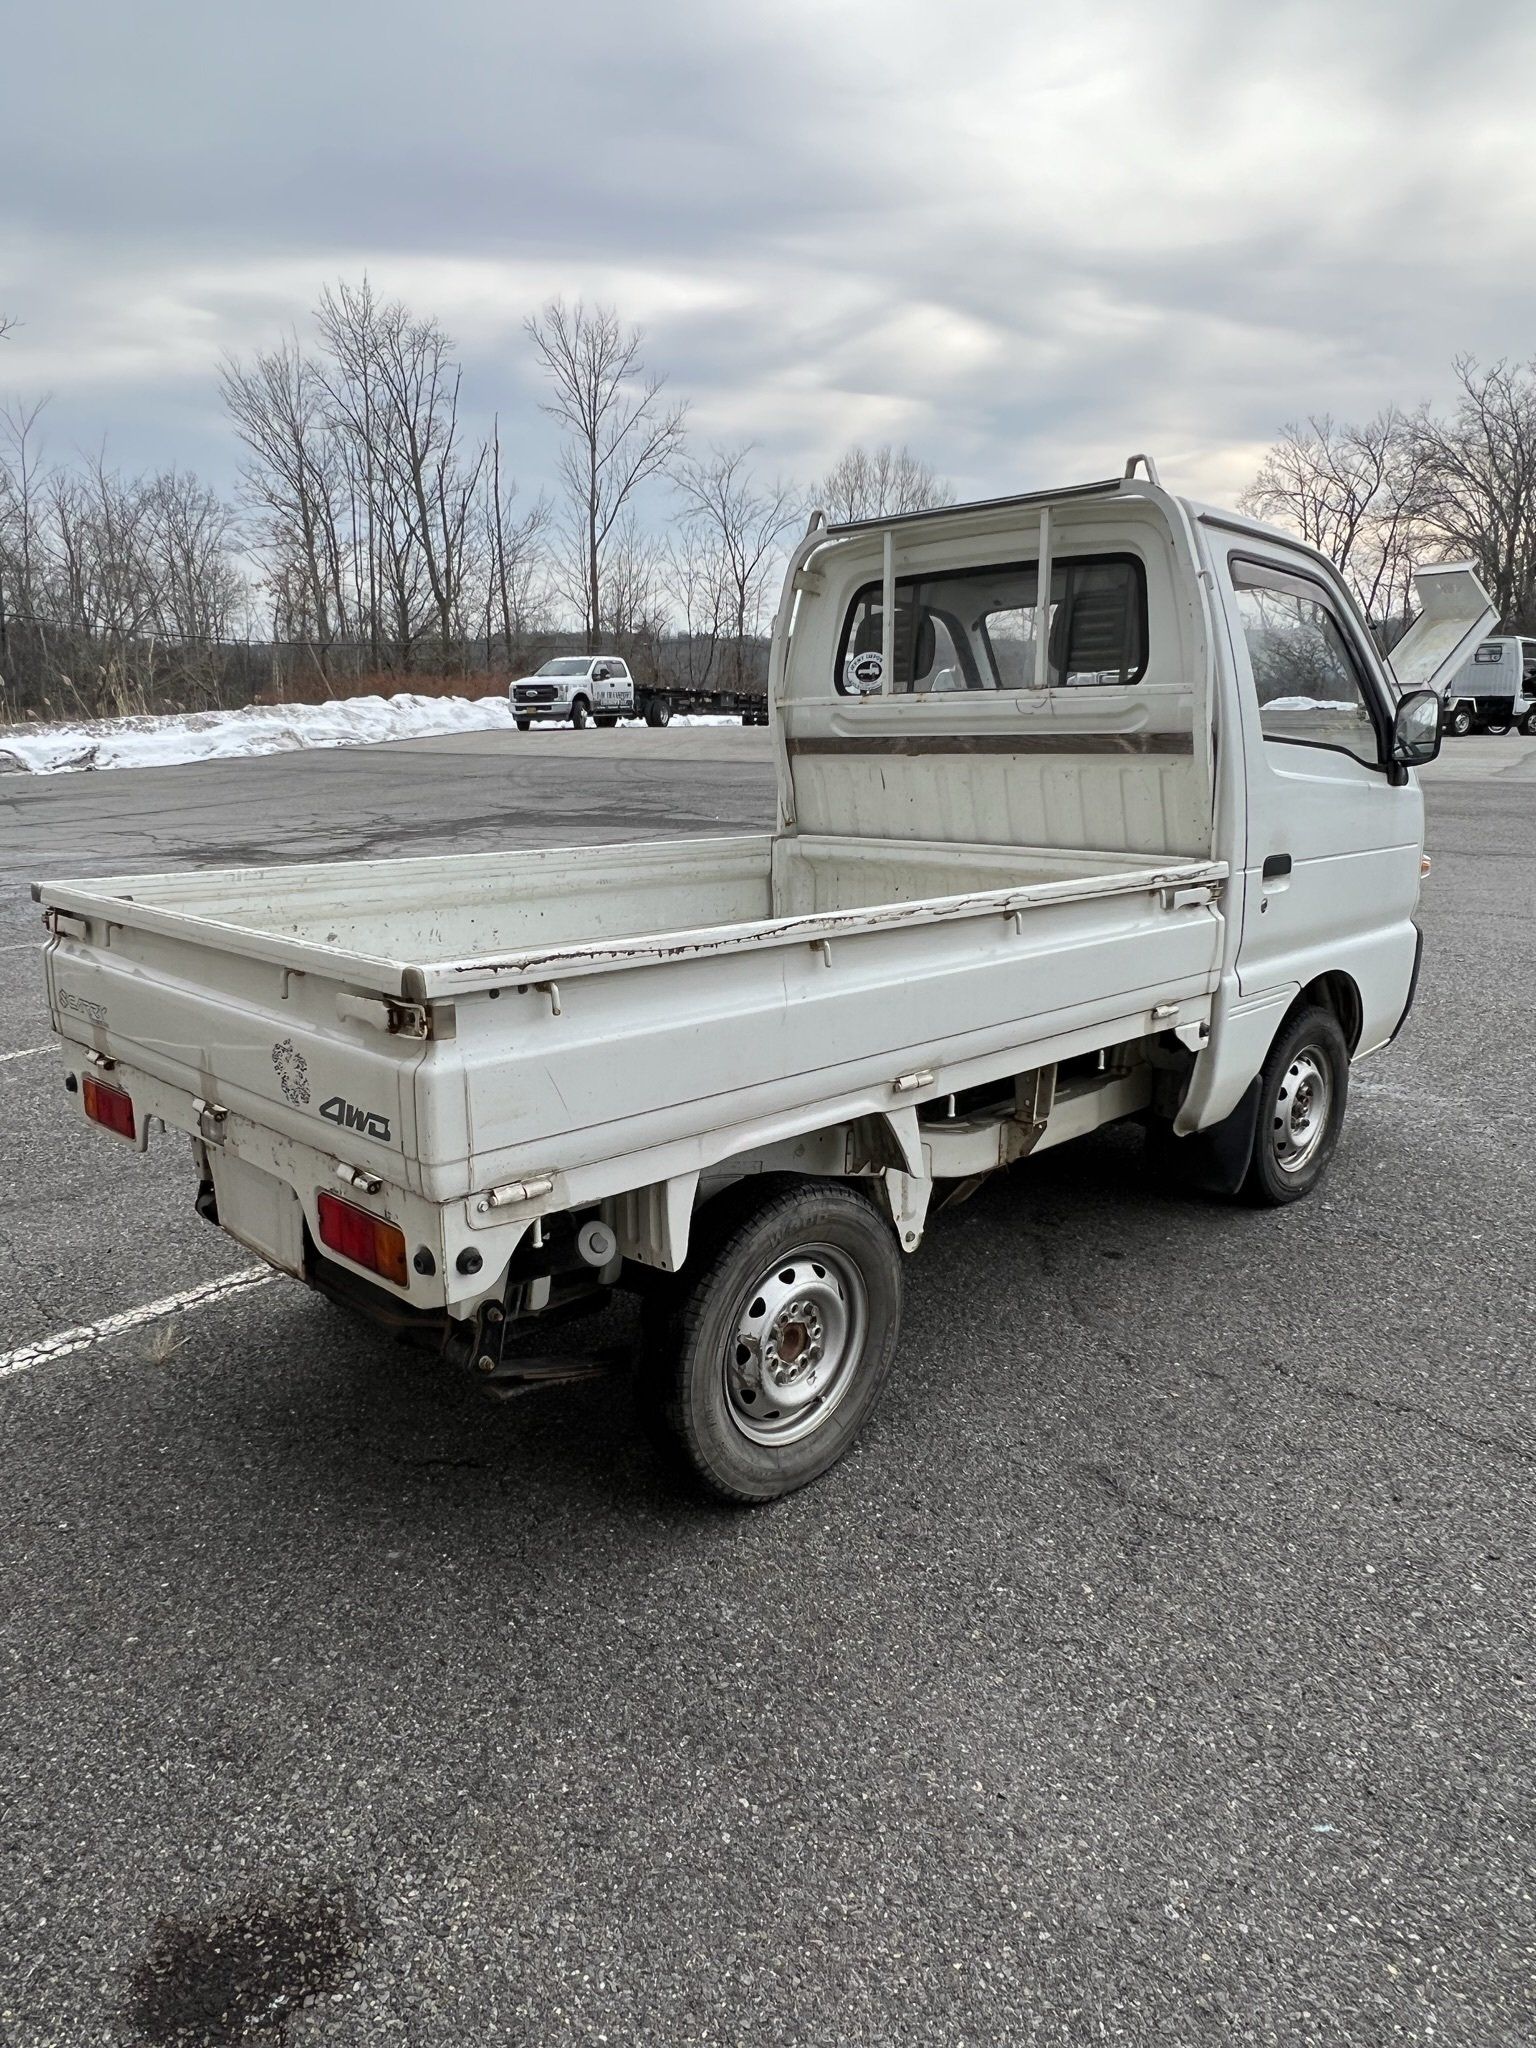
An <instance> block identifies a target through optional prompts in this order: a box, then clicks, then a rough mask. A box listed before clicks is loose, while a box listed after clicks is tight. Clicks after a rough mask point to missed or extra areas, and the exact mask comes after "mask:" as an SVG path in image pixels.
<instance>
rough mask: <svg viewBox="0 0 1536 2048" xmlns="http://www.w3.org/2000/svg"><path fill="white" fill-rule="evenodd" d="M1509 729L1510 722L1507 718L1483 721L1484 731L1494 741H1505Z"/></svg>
mask: <svg viewBox="0 0 1536 2048" xmlns="http://www.w3.org/2000/svg"><path fill="white" fill-rule="evenodd" d="M1509 729H1510V726H1509V720H1508V719H1507V718H1485V719H1484V720H1483V731H1484V732H1485V733H1487V734H1488V735H1489V736H1490V737H1491V738H1493V739H1496V740H1501V739H1503V737H1504V735H1505V733H1507V732H1508V731H1509Z"/></svg>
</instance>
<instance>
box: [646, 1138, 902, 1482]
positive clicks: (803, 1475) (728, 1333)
mask: <svg viewBox="0 0 1536 2048" xmlns="http://www.w3.org/2000/svg"><path fill="white" fill-rule="evenodd" d="M696 1234H697V1236H698V1238H699V1240H700V1241H699V1242H698V1244H697V1245H696V1247H695V1256H696V1257H697V1258H698V1260H699V1265H698V1270H697V1273H696V1274H694V1273H690V1274H688V1275H686V1276H684V1277H683V1278H682V1279H680V1280H679V1281H678V1282H677V1283H675V1284H674V1287H673V1288H672V1289H671V1290H669V1291H667V1292H665V1293H663V1294H661V1295H659V1296H656V1297H654V1298H653V1299H652V1301H651V1302H650V1303H649V1304H648V1318H647V1331H646V1339H645V1355H644V1362H643V1365H642V1372H641V1378H640V1389H639V1391H640V1398H641V1401H642V1403H643V1404H644V1406H645V1407H646V1409H647V1410H648V1411H649V1412H648V1415H647V1420H648V1421H651V1422H653V1423H656V1424H659V1426H660V1432H661V1434H662V1436H663V1438H664V1440H665V1441H666V1442H667V1443H668V1444H669V1446H670V1447H671V1448H672V1449H673V1450H674V1451H675V1452H676V1454H677V1455H678V1456H679V1457H680V1458H681V1460H682V1462H683V1464H684V1466H685V1467H686V1468H687V1470H688V1472H689V1473H690V1475H691V1476H692V1478H693V1480H694V1481H695V1483H696V1484H697V1485H698V1486H699V1487H701V1488H702V1489H703V1491H704V1492H706V1493H708V1494H712V1495H713V1496H714V1498H715V1499H716V1500H723V1501H731V1502H734V1503H736V1504H737V1505H740V1506H757V1505H760V1504H761V1503H763V1502H765V1501H770V1500H778V1499H780V1498H781V1497H782V1496H783V1495H784V1494H786V1493H792V1492H794V1491H795V1489H796V1488H797V1487H801V1486H807V1485H809V1484H810V1482H811V1481H812V1480H813V1479H819V1478H820V1477H821V1475H822V1474H823V1473H824V1472H826V1471H828V1470H829V1469H830V1468H831V1467H832V1466H833V1465H835V1464H836V1463H837V1461H838V1459H839V1458H841V1457H842V1455H843V1453H844V1452H845V1451H846V1450H847V1449H848V1448H849V1446H850V1445H851V1444H852V1442H853V1440H854V1438H855V1437H856V1436H857V1435H858V1433H859V1430H860V1429H861V1428H862V1427H863V1424H864V1422H865V1420H866V1418H867V1417H868V1415H869V1413H870V1410H871V1409H872V1408H873V1407H874V1405H875V1402H876V1400H877V1398H878V1396H879V1393H880V1389H881V1387H882V1385H883V1384H884V1382H885V1377H886V1374H887V1373H888V1372H889V1371H890V1366H891V1360H892V1358H893V1357H894V1355H895V1351H896V1338H897V1333H898V1330H899V1328H900V1325H901V1295H902V1273H901V1253H900V1251H899V1250H898V1248H897V1245H896V1239H895V1235H894V1233H893V1231H892V1230H891V1227H890V1225H889V1224H888V1223H887V1222H886V1220H885V1219H884V1217H882V1216H881V1214H880V1213H879V1211H878V1210H877V1209H876V1208H875V1206H874V1204H873V1203H872V1202H871V1201H869V1200H868V1199H867V1197H866V1196H864V1195H863V1194H861V1193H859V1192H858V1191H857V1190H856V1189H854V1188H852V1187H849V1186H848V1185H846V1184H845V1183H844V1182H841V1181H797V1180H790V1179H787V1178H774V1179H764V1180H762V1181H757V1182H754V1183H748V1184H739V1186H738V1188H737V1189H732V1190H730V1191H729V1192H728V1193H727V1194H726V1195H725V1196H724V1197H722V1198H721V1201H720V1204H719V1213H718V1215H717V1217H716V1218H715V1220H714V1223H713V1225H711V1221H710V1212H709V1211H708V1210H705V1211H704V1212H702V1213H701V1215H700V1217H699V1218H698V1219H697V1221H696Z"/></svg>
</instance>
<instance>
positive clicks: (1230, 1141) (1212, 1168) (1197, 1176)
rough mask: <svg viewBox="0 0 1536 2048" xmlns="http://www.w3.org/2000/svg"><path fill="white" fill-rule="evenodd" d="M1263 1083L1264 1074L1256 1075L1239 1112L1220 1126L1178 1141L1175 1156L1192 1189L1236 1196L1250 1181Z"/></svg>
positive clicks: (1239, 1105)
mask: <svg viewBox="0 0 1536 2048" xmlns="http://www.w3.org/2000/svg"><path fill="white" fill-rule="evenodd" d="M1263 1079H1264V1077H1263V1075H1262V1074H1255V1075H1254V1077H1253V1079H1252V1080H1251V1081H1250V1082H1249V1083H1248V1086H1247V1087H1246V1088H1245V1089H1244V1091H1243V1094H1242V1097H1241V1099H1240V1101H1239V1102H1238V1105H1237V1107H1236V1109H1234V1110H1233V1111H1232V1112H1231V1114H1230V1115H1228V1116H1224V1117H1223V1118H1222V1120H1221V1122H1220V1123H1219V1124H1212V1125H1211V1127H1210V1129H1209V1130H1206V1131H1195V1132H1193V1133H1192V1134H1191V1135H1190V1136H1189V1137H1187V1138H1179V1139H1177V1140H1176V1141H1175V1148H1174V1153H1173V1156H1174V1158H1175V1159H1177V1161H1178V1164H1179V1173H1180V1175H1181V1177H1183V1176H1187V1177H1188V1183H1189V1185H1190V1186H1191V1187H1192V1188H1198V1189H1200V1190H1201V1191H1202V1192H1204V1193H1205V1194H1208V1195H1235V1194H1236V1193H1237V1191H1238V1189H1239V1188H1240V1187H1241V1186H1242V1184H1243V1182H1244V1181H1245V1180H1246V1179H1247V1177H1248V1168H1249V1166H1250V1165H1251V1164H1252V1163H1253V1145H1254V1139H1255V1137H1256V1136H1257V1134H1258V1128H1259V1095H1260V1090H1261V1089H1262V1086H1263Z"/></svg>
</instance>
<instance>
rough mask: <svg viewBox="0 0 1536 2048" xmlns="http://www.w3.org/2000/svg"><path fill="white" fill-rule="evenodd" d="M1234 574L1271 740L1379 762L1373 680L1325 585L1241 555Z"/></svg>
mask: <svg viewBox="0 0 1536 2048" xmlns="http://www.w3.org/2000/svg"><path fill="white" fill-rule="evenodd" d="M1232 581H1233V584H1234V586H1235V589H1236V593H1237V613H1238V618H1239V620H1240V622H1241V624H1242V629H1243V639H1244V641H1245V643H1246V645H1247V648H1248V665H1249V667H1250V668H1251V669H1252V671H1253V686H1254V690H1255V692H1256V694H1257V696H1258V700H1259V724H1260V726H1261V727H1262V729H1263V733H1264V737H1265V739H1266V741H1268V742H1270V743H1271V744H1273V745H1278V746H1307V747H1332V748H1335V749H1336V750H1338V751H1339V752H1342V753H1346V754H1349V755H1352V756H1353V758H1354V759H1355V760H1357V761H1361V762H1363V763H1364V764H1365V766H1366V767H1368V768H1374V767H1376V766H1378V765H1379V763H1380V760H1381V741H1380V736H1379V733H1378V729H1377V723H1376V715H1375V707H1374V705H1373V702H1372V697H1371V694H1370V692H1369V687H1368V685H1367V683H1366V681H1365V678H1364V677H1363V676H1362V674H1361V672H1360V668H1359V665H1358V664H1357V662H1356V659H1355V656H1354V653H1353V651H1352V650H1351V648H1350V644H1349V640H1348V637H1347V635H1346V633H1345V631H1344V627H1343V624H1342V622H1341V621H1340V619H1339V617H1338V615H1337V613H1336V612H1335V611H1334V609H1333V607H1332V605H1331V604H1330V602H1329V600H1328V596H1327V593H1326V592H1325V591H1324V590H1323V588H1322V586H1321V585H1320V584H1312V583H1310V582H1309V581H1308V580H1307V579H1306V578H1305V577H1301V576H1288V575H1286V574H1285V573H1284V572H1283V571H1281V570H1272V569H1269V568H1267V567H1264V566H1261V565H1260V564H1258V563H1256V562H1244V561H1235V562H1233V564H1232Z"/></svg>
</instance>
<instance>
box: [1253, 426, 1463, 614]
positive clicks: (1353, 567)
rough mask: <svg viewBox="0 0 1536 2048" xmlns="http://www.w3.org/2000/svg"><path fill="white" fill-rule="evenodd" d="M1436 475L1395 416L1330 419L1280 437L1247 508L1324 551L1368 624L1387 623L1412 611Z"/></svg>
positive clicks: (1411, 431)
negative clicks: (1418, 554)
mask: <svg viewBox="0 0 1536 2048" xmlns="http://www.w3.org/2000/svg"><path fill="white" fill-rule="evenodd" d="M1431 468H1432V465H1431V463H1430V460H1429V456H1428V451H1427V447H1426V444H1425V439H1424V436H1423V435H1422V434H1421V433H1419V432H1418V431H1417V429H1416V427H1415V425H1414V423H1413V422H1412V421H1410V420H1409V419H1408V418H1407V417H1406V416H1405V415H1404V414H1403V413H1402V412H1401V411H1400V410H1399V409H1398V408H1397V407H1396V406H1387V407H1385V408H1384V409H1383V410H1382V411H1381V412H1379V413H1377V414H1376V415H1375V417H1374V418H1372V419H1369V420H1367V421H1365V422H1364V423H1363V424H1361V425H1350V424H1342V425H1341V424H1340V423H1339V422H1337V421H1335V420H1334V419H1333V418H1332V417H1331V416H1330V415H1329V414H1327V413H1324V414H1322V415H1320V416H1318V415H1314V416H1313V417H1311V418H1309V419H1308V420H1307V421H1306V422H1305V423H1304V424H1300V425H1298V424H1296V423H1294V422H1293V423H1292V424H1290V425H1288V426H1286V427H1285V428H1284V429H1283V431H1282V432H1281V435H1280V439H1279V440H1278V441H1277V442H1276V443H1275V445H1274V446H1273V447H1272V448H1271V449H1270V451H1269V453H1268V454H1267V455H1266V456H1265V458H1264V461H1263V463H1262V464H1261V465H1260V468H1259V473H1258V475H1257V477H1256V478H1255V479H1254V481H1253V483H1252V485H1251V486H1250V487H1249V489H1248V490H1247V491H1245V492H1244V493H1243V497H1242V500H1241V502H1242V505H1243V509H1244V510H1245V511H1249V512H1252V513H1254V514H1256V515H1257V516H1258V517H1260V518H1263V519H1275V520H1279V521H1280V522H1282V523H1283V524H1285V525H1287V526H1289V527H1291V528H1292V529H1293V530H1294V531H1295V532H1296V533H1298V534H1299V535H1300V536H1301V538H1302V539H1303V540H1305V541H1309V542H1310V543H1311V545H1312V546H1313V547H1315V548H1318V549H1320V550H1321V552H1322V553H1323V554H1325V555H1327V556H1328V557H1329V559H1330V560H1331V561H1333V562H1334V563H1335V564H1336V566H1337V567H1338V568H1339V569H1340V570H1341V571H1342V573H1343V574H1344V575H1345V576H1346V577H1347V578H1348V579H1349V581H1350V582H1351V583H1352V584H1353V586H1354V589H1355V592H1356V595H1357V596H1358V597H1359V599H1360V602H1361V605H1362V607H1363V609H1364V611H1365V613H1366V615H1367V617H1369V618H1372V619H1375V620H1377V621H1384V620H1386V619H1388V618H1394V617H1400V616H1402V615H1403V613H1405V612H1406V610H1407V607H1408V603H1409V599H1410V596H1411V591H1412V570H1413V557H1414V554H1415V552H1422V551H1423V544H1424V536H1423V532H1422V519H1423V514H1424V511H1425V508H1426V505H1427V504H1428V502H1429V493H1430V488H1431Z"/></svg>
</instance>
